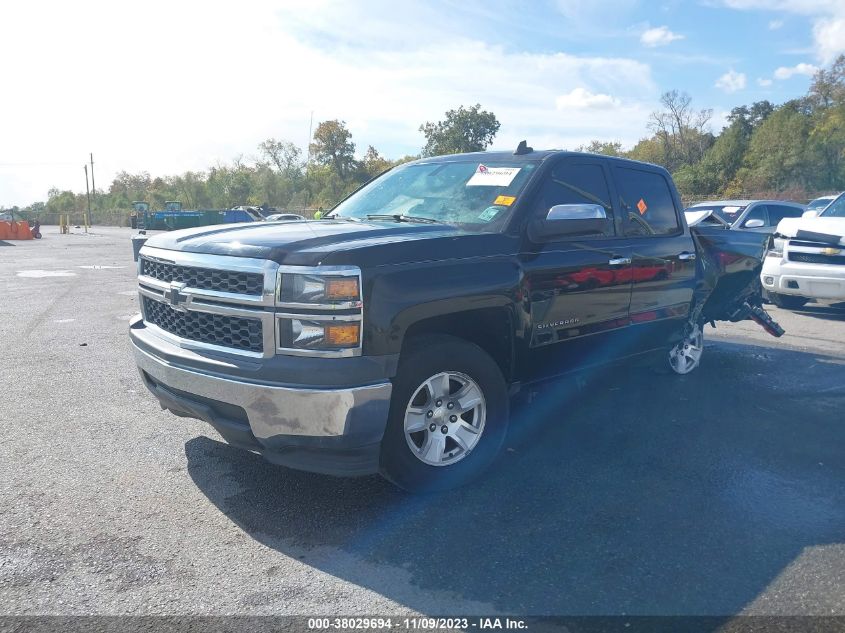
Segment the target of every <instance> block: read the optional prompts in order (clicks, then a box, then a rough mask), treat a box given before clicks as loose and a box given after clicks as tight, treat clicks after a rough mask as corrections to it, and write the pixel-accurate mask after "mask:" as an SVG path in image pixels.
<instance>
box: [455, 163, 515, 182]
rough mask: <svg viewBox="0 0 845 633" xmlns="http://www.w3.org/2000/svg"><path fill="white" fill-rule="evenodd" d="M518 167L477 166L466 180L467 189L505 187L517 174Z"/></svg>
mask: <svg viewBox="0 0 845 633" xmlns="http://www.w3.org/2000/svg"><path fill="white" fill-rule="evenodd" d="M519 169H520V168H519V167H488V166H487V165H479V166H478V169H476V170H475V173H474V174H473V175H472V178H470V179H469V180H467V187H507V186H508V185H509V184H511V183H512V182H513V179H514V178H516V175H517V174H518V173H519Z"/></svg>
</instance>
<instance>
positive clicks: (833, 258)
mask: <svg viewBox="0 0 845 633" xmlns="http://www.w3.org/2000/svg"><path fill="white" fill-rule="evenodd" d="M787 259H789V261H791V262H803V263H805V264H833V265H834V266H837V265H838V266H845V256H843V255H825V254H823V253H805V252H796V251H789V252H788V253H787Z"/></svg>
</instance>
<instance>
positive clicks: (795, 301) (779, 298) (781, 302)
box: [769, 292, 809, 310]
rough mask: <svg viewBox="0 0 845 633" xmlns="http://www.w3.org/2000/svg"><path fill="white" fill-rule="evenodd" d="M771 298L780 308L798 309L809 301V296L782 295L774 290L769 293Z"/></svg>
mask: <svg viewBox="0 0 845 633" xmlns="http://www.w3.org/2000/svg"><path fill="white" fill-rule="evenodd" d="M769 299H771V301H772V303H774V304H775V305H776V306H777V307H779V308H785V309H787V310H798V309H799V308H803V307H804V305H805V304H806V303H807V302H808V301H809V299H808V298H807V297H798V296H795V295H781V294H777V293H774V292H770V293H769Z"/></svg>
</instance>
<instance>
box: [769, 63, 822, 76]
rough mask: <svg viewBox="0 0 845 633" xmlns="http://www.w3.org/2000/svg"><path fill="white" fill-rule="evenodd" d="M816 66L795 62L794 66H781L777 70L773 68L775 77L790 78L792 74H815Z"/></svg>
mask: <svg viewBox="0 0 845 633" xmlns="http://www.w3.org/2000/svg"><path fill="white" fill-rule="evenodd" d="M816 71H818V68H816V67H815V66H813V65H812V64H804V63H801V64H796V65H795V66H789V67H787V66H781V67H780V68H778V69H777V70H775V75H774V76H775V79H790V78H791V77H793V76H794V75H806V76H807V77H812V76H813V75H815V74H816Z"/></svg>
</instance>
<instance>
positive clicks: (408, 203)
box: [330, 160, 538, 231]
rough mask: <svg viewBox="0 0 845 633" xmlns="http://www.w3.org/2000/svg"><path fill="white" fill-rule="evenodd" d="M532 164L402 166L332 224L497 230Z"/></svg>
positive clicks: (348, 204)
mask: <svg viewBox="0 0 845 633" xmlns="http://www.w3.org/2000/svg"><path fill="white" fill-rule="evenodd" d="M537 164H538V163H536V162H525V161H519V163H514V162H504V161H485V162H484V163H479V162H478V160H473V161H461V162H432V163H414V164H409V165H402V166H399V167H396V168H395V169H392V170H390V171H389V172H387V173H386V174H384V175H383V176H381V177H379V178H377V179H376V180H374V181H373V182H371V183H370V184H368V185H367V186H365V187H363V188H362V189H361V190H360V191H358V192H356V193H354V194H353V195H352V196H350V197H349V198H347V199H346V200H344V201H343V202H341V203H340V204H339V205H338V206H337V207H335V209H334V210H333V211H332V213H331V214H330V217H333V218H354V219H358V220H365V219H367V218H368V216H375V215H390V216H399V217H397V219H400V218H423V219H425V220H434V221H437V222H445V223H448V224H457V225H468V227H470V228H473V229H480V230H488V231H489V230H498V228H499V227H501V226H502V224H503V222H504V220H505V219H506V218H507V217H508V215H509V212H510V209H511V207H512V205H513V204H514V203H515V202H516V200H517V198H518V197H519V194H520V192H521V191H522V189H523V188H524V187H525V184H526V183H527V182H528V180H529V179H530V177H531V174H532V173H533V172H534V170H535V169H536V167H537Z"/></svg>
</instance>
